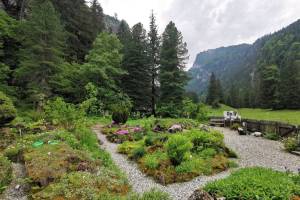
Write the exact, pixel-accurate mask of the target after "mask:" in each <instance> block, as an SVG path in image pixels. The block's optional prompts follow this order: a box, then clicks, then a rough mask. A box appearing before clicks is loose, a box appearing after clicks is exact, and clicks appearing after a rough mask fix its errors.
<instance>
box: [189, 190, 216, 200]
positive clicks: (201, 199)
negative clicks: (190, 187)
mask: <svg viewBox="0 0 300 200" xmlns="http://www.w3.org/2000/svg"><path fill="white" fill-rule="evenodd" d="M188 200H214V198H213V197H212V196H210V194H208V193H207V192H205V191H203V190H201V189H198V190H196V191H195V192H194V193H193V194H192V195H191V196H190V197H189V198H188Z"/></svg>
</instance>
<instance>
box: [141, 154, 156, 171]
mask: <svg viewBox="0 0 300 200" xmlns="http://www.w3.org/2000/svg"><path fill="white" fill-rule="evenodd" d="M143 163H144V165H145V166H146V167H147V168H149V169H157V168H158V167H159V159H158V158H157V156H156V155H151V154H147V155H146V156H145V157H144V159H143Z"/></svg>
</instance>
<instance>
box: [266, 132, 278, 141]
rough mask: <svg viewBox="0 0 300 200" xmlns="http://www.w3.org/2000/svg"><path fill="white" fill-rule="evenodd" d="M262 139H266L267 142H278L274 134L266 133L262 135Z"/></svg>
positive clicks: (276, 135)
mask: <svg viewBox="0 0 300 200" xmlns="http://www.w3.org/2000/svg"><path fill="white" fill-rule="evenodd" d="M264 138H266V139H268V140H279V139H280V137H279V135H278V134H276V133H266V134H265V135H264Z"/></svg>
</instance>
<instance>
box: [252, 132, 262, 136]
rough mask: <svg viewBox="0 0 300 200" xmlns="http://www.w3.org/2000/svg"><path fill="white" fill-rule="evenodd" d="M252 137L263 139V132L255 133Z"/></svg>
mask: <svg viewBox="0 0 300 200" xmlns="http://www.w3.org/2000/svg"><path fill="white" fill-rule="evenodd" d="M252 135H253V136H255V137H262V136H263V134H262V133H261V132H254V133H252Z"/></svg>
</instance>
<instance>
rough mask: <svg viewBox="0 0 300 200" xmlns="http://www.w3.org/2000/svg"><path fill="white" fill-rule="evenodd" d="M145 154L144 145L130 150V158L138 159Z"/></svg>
mask: <svg viewBox="0 0 300 200" xmlns="http://www.w3.org/2000/svg"><path fill="white" fill-rule="evenodd" d="M145 154H146V150H145V148H144V147H142V146H141V147H138V148H136V149H134V150H133V151H132V156H131V158H132V159H134V160H138V159H140V158H142V157H143V156H144V155H145Z"/></svg>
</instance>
